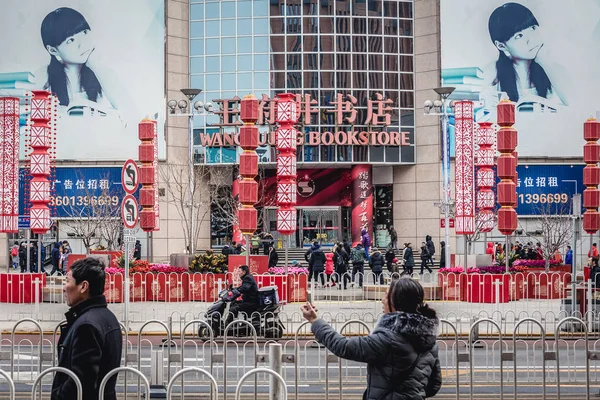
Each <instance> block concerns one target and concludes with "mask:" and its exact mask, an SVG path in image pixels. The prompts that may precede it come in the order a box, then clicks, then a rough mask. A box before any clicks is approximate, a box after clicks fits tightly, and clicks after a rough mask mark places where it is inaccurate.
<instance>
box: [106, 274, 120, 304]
mask: <svg viewBox="0 0 600 400" xmlns="http://www.w3.org/2000/svg"><path fill="white" fill-rule="evenodd" d="M124 279H125V277H124V276H123V275H122V274H107V275H106V281H105V282H104V297H106V301H107V302H108V303H122V302H123V300H124V295H123V281H124Z"/></svg>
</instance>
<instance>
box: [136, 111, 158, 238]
mask: <svg viewBox="0 0 600 400" xmlns="http://www.w3.org/2000/svg"><path fill="white" fill-rule="evenodd" d="M156 129H157V126H156V121H153V120H150V119H143V120H142V122H140V123H139V125H138V137H139V139H140V141H141V142H142V143H141V144H140V146H139V148H138V158H139V159H140V163H141V164H142V165H141V167H140V184H141V185H142V187H141V188H140V201H139V203H140V206H141V207H142V211H140V228H142V230H143V231H144V232H151V231H153V230H155V228H156V213H155V211H154V206H155V204H156V184H157V183H158V182H156V171H155V168H154V163H155V154H157V153H156V151H155V137H156Z"/></svg>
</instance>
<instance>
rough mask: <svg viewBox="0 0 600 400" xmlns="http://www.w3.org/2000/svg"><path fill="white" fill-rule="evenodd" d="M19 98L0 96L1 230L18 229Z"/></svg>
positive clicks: (16, 230) (13, 230) (15, 230)
mask: <svg viewBox="0 0 600 400" xmlns="http://www.w3.org/2000/svg"><path fill="white" fill-rule="evenodd" d="M19 105H20V104H19V99H18V98H16V97H2V98H0V232H18V231H19V227H18V217H19V115H20V110H19Z"/></svg>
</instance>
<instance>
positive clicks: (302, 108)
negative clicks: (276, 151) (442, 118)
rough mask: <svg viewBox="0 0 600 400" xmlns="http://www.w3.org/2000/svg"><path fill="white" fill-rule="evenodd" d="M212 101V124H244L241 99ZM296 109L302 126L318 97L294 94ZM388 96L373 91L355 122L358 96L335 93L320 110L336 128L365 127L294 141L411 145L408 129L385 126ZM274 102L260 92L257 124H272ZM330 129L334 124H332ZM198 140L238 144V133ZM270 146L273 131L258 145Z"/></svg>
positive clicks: (309, 118)
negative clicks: (214, 107) (361, 118)
mask: <svg viewBox="0 0 600 400" xmlns="http://www.w3.org/2000/svg"><path fill="white" fill-rule="evenodd" d="M214 102H215V103H216V104H217V105H218V110H217V111H215V114H217V115H218V116H219V118H220V122H219V123H218V124H211V127H219V128H227V127H230V128H232V131H233V130H234V129H233V128H235V127H236V126H241V125H243V124H242V122H241V120H240V119H239V115H240V107H239V104H240V99H239V97H237V96H236V97H234V98H232V99H217V100H214ZM295 103H296V109H297V113H298V117H299V121H301V122H302V123H303V124H304V125H307V126H310V125H311V124H312V123H313V119H314V120H316V119H317V118H319V109H318V108H316V106H317V105H318V102H317V100H315V99H312V98H311V95H310V94H303V95H301V94H296V95H295ZM392 103H393V102H392V100H391V99H386V98H384V97H383V95H382V94H381V93H376V94H375V96H374V98H373V99H369V100H367V104H366V107H367V112H366V118H365V120H364V121H358V120H357V116H358V112H357V109H355V106H357V99H356V98H355V97H354V96H352V95H350V94H341V93H337V94H336V96H335V97H334V100H333V101H331V102H330V103H329V107H326V108H324V109H322V110H321V111H322V112H323V114H325V115H331V116H332V117H333V121H334V122H333V123H334V124H335V128H339V127H340V126H355V125H362V126H365V127H366V128H363V129H360V130H352V129H349V130H348V129H343V130H342V129H333V131H327V132H309V133H308V134H307V135H306V136H305V135H304V134H301V135H298V137H297V139H296V144H297V145H298V146H301V145H303V144H307V145H310V146H317V145H326V146H329V145H355V146H369V145H372V146H410V145H411V140H410V136H409V133H408V132H398V131H391V130H390V129H385V128H386V127H387V126H390V125H391V124H392V116H393V112H394V108H393V104H392ZM276 109H277V105H276V101H275V100H273V99H269V97H268V96H266V95H264V94H263V95H262V98H261V100H260V101H259V116H258V120H257V125H269V126H274V125H275V122H276V119H275V113H276ZM332 128H333V126H332ZM200 143H201V144H202V146H204V147H222V146H239V135H238V134H237V133H225V132H218V133H212V134H209V133H201V134H200ZM267 143H268V144H269V145H271V146H274V145H275V138H274V132H271V133H270V135H262V137H261V138H260V142H259V144H260V145H261V146H262V145H266V144H267Z"/></svg>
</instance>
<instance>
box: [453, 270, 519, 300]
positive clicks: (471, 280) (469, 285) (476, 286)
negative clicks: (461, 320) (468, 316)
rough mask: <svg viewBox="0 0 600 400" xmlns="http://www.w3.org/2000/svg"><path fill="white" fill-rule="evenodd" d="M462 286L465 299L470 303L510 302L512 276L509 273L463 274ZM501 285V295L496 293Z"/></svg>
mask: <svg viewBox="0 0 600 400" xmlns="http://www.w3.org/2000/svg"><path fill="white" fill-rule="evenodd" d="M460 280H461V286H462V288H463V289H462V293H463V297H464V300H463V301H467V302H469V303H508V302H509V301H510V286H511V276H510V275H508V274H462V275H461V278H460ZM496 287H499V291H498V293H499V295H498V296H497V295H496Z"/></svg>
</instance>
